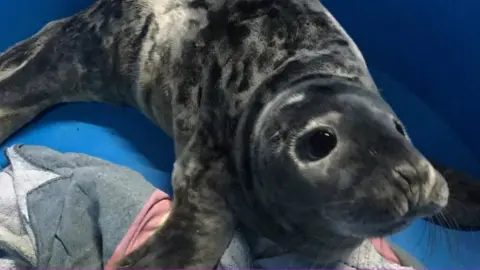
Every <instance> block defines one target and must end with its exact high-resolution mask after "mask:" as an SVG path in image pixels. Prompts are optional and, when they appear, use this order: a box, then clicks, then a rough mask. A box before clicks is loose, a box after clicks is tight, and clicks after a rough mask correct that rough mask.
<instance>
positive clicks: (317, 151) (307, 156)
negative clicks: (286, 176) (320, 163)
mask: <svg viewBox="0 0 480 270" xmlns="http://www.w3.org/2000/svg"><path fill="white" fill-rule="evenodd" d="M336 146H337V137H336V136H335V134H334V133H333V132H332V131H330V130H328V129H315V130H312V131H310V132H308V133H306V134H305V135H303V136H302V137H301V138H299V140H298V143H297V155H298V156H299V157H300V158H301V159H303V160H308V161H316V160H319V159H322V158H324V157H326V156H328V154H330V152H332V150H333V149H335V147H336Z"/></svg>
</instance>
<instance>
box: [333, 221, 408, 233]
mask: <svg viewBox="0 0 480 270" xmlns="http://www.w3.org/2000/svg"><path fill="white" fill-rule="evenodd" d="M412 222H413V219H402V220H398V221H392V222H387V223H381V224H350V225H347V226H343V227H344V228H343V232H342V234H344V235H345V236H349V237H356V238H375V237H385V236H390V235H392V234H395V233H398V232H400V231H402V230H404V229H406V228H407V227H408V226H410V225H411V224H412Z"/></svg>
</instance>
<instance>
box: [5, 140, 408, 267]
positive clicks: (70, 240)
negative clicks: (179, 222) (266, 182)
mask: <svg viewBox="0 0 480 270" xmlns="http://www.w3.org/2000/svg"><path fill="white" fill-rule="evenodd" d="M5 153H6V156H7V158H8V160H9V163H10V165H9V167H7V168H6V169H5V170H4V171H3V172H1V173H0V186H1V187H2V192H0V250H1V251H3V256H2V259H0V267H1V268H4V267H5V268H13V267H40V268H103V267H104V265H105V264H106V262H107V261H108V260H109V258H110V257H111V256H112V254H113V252H114V250H115V248H116V246H117V245H118V243H119V242H120V240H121V239H122V237H123V236H124V235H125V233H126V231H127V230H128V228H129V227H130V225H131V224H132V222H133V220H134V219H135V217H136V215H137V214H138V213H139V212H140V210H141V209H142V207H143V205H144V204H145V203H146V201H147V200H148V198H149V197H150V195H151V194H152V193H153V192H154V191H155V188H154V187H153V186H152V185H151V184H150V183H149V182H148V181H146V180H145V179H144V178H143V177H142V176H141V175H140V174H138V173H136V172H134V171H132V170H130V169H128V168H125V167H122V166H118V165H114V164H112V163H109V162H106V161H103V160H101V159H98V158H94V157H90V156H87V155H84V154H78V153H66V154H62V153H59V152H57V151H54V150H52V149H49V148H46V147H40V146H22V145H15V146H13V147H10V148H8V149H7V150H6V151H5ZM257 240H258V239H257ZM255 242H261V241H255ZM255 250H256V249H255V244H254V243H253V242H251V241H250V242H247V240H246V239H245V237H244V236H243V234H242V233H241V232H237V233H236V235H235V237H234V239H233V240H232V242H231V244H230V246H229V247H228V249H227V250H226V252H225V254H224V256H223V257H222V260H221V263H220V267H219V268H223V269H233V268H235V269H239V268H245V269H246V268H252V267H260V268H309V267H311V266H312V264H311V263H309V262H308V261H306V260H303V259H301V258H300V257H299V256H297V255H295V254H288V253H283V254H280V255H275V256H271V257H268V258H259V257H258V256H257V255H256V254H255ZM252 258H255V260H253V259H252ZM336 267H337V268H363V269H365V268H384V269H387V268H391V269H399V268H401V267H400V266H398V265H395V264H392V263H390V262H388V261H386V260H385V259H383V258H382V257H381V256H380V255H379V254H378V253H377V252H376V250H375V249H374V248H373V246H372V245H371V244H370V242H368V241H366V242H365V243H364V245H362V246H361V247H360V248H359V249H358V250H357V251H356V252H354V253H353V254H352V256H351V258H350V260H349V261H348V262H345V263H341V264H339V265H337V266H336Z"/></svg>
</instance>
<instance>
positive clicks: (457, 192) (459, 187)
mask: <svg viewBox="0 0 480 270" xmlns="http://www.w3.org/2000/svg"><path fill="white" fill-rule="evenodd" d="M431 163H432V165H433V166H434V167H435V168H436V169H437V170H438V171H439V172H440V173H441V174H442V175H443V177H444V178H445V180H446V181H447V183H448V187H449V189H450V196H449V202H448V205H447V207H446V208H445V209H444V210H443V211H442V212H440V213H439V214H437V215H435V216H433V217H431V218H428V219H427V220H428V221H430V222H433V223H435V224H437V225H440V226H442V227H446V228H449V229H453V230H461V231H472V230H475V231H476V230H480V180H479V179H474V178H473V177H471V176H470V175H468V174H466V173H462V172H459V171H456V170H454V169H451V168H448V167H446V166H444V165H442V164H440V163H437V162H431Z"/></svg>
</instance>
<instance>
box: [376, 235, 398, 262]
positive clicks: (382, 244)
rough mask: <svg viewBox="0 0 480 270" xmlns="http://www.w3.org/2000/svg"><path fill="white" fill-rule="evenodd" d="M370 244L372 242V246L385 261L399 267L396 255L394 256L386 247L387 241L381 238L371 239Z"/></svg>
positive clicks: (388, 247)
mask: <svg viewBox="0 0 480 270" xmlns="http://www.w3.org/2000/svg"><path fill="white" fill-rule="evenodd" d="M370 242H372V245H373V246H374V247H375V249H376V250H377V252H378V253H380V255H382V257H384V258H385V259H387V260H389V261H391V262H393V263H396V264H398V265H400V260H399V259H398V257H397V255H395V252H393V250H392V249H391V248H390V246H389V245H388V243H387V241H385V239H383V238H373V239H370Z"/></svg>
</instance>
